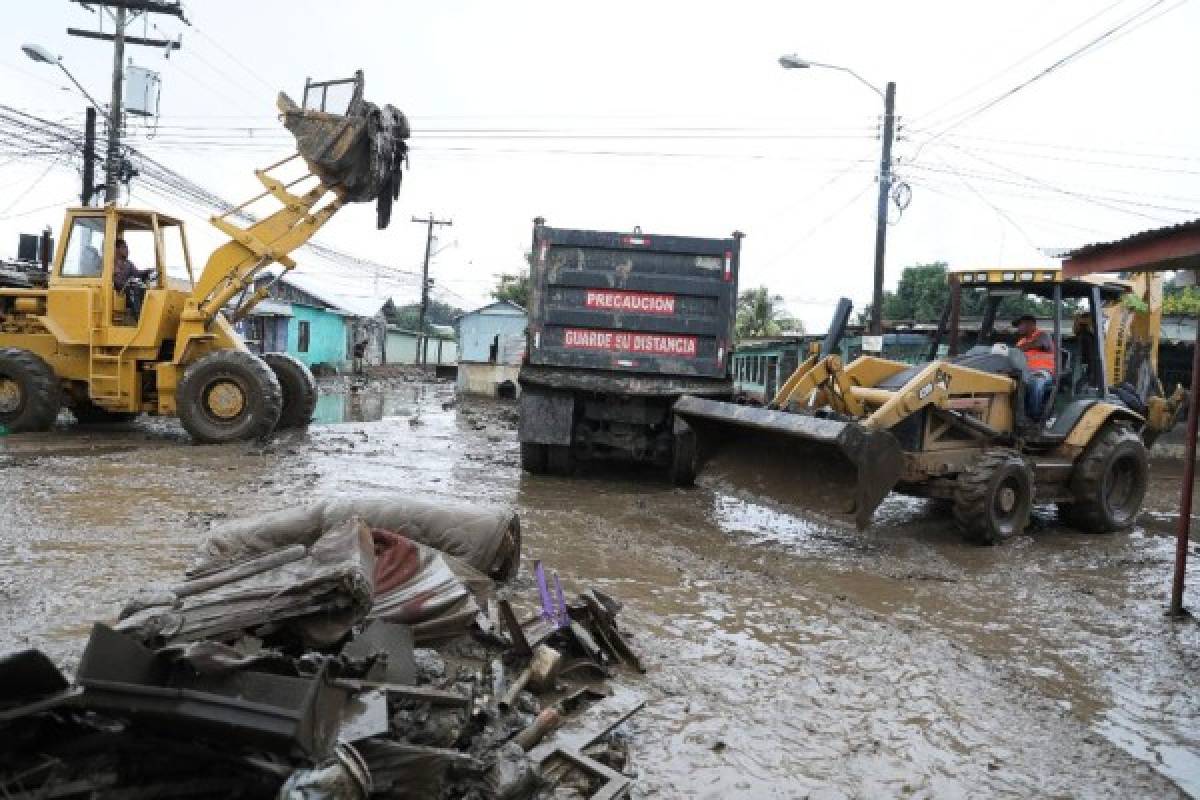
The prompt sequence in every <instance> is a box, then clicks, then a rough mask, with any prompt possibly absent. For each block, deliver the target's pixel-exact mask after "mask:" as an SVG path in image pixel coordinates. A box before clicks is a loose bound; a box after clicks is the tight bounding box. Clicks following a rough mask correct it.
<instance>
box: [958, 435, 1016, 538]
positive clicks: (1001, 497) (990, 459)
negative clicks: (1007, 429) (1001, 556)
mask: <svg viewBox="0 0 1200 800" xmlns="http://www.w3.org/2000/svg"><path fill="white" fill-rule="evenodd" d="M1032 508H1033V472H1032V470H1030V469H1029V465H1028V464H1026V463H1025V459H1023V458H1021V455H1020V454H1019V453H1017V452H1016V451H1015V450H1007V449H999V448H998V449H994V450H988V451H986V452H984V454H983V455H981V456H980V457H979V459H978V460H976V461H975V463H974V464H972V465H971V466H970V467H969V468H968V469H967V470H966V471H965V472H963V473H961V474H960V475H959V476H958V481H957V485H956V486H955V488H954V518H955V520H957V522H958V525H959V527H960V528H962V531H963V534H964V536H966V538H967V539H968V540H969V541H973V542H977V543H979V544H998V543H1000V542H1002V541H1004V540H1005V539H1009V538H1012V537H1013V536H1017V535H1019V534H1021V533H1022V532H1023V531H1024V530H1025V526H1026V525H1027V524H1029V512H1030V510H1031V509H1032Z"/></svg>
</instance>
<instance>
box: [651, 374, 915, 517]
mask: <svg viewBox="0 0 1200 800" xmlns="http://www.w3.org/2000/svg"><path fill="white" fill-rule="evenodd" d="M675 413H676V414H677V415H679V416H681V417H683V418H684V419H685V420H687V421H688V422H689V423H690V424H692V425H693V427H695V428H696V429H697V430H698V431H699V432H700V436H701V445H702V447H704V448H705V449H723V450H727V449H734V450H738V449H740V450H742V451H743V455H744V456H746V457H748V458H749V459H750V460H751V461H753V462H756V463H758V464H759V465H760V466H761V469H762V470H763V471H765V472H774V473H777V474H779V473H780V470H783V473H782V474H783V477H784V478H785V479H786V480H787V481H788V482H789V483H794V482H809V481H812V482H817V481H820V482H825V483H827V482H829V481H830V480H831V479H834V480H836V481H837V482H838V483H842V484H843V487H842V488H844V494H843V495H842V496H843V497H845V499H847V500H849V501H850V502H849V503H841V504H840V505H841V506H842V507H840V508H835V509H833V510H835V511H839V512H846V513H851V514H853V515H854V521H855V524H856V525H857V526H858V527H859V528H860V529H862V528H865V527H866V526H867V525H868V524H869V523H870V521H871V516H872V514H874V513H875V509H876V508H878V507H879V504H880V503H882V502H883V499H884V498H885V497H887V496H888V493H889V492H891V491H892V489H893V488H894V487H895V485H896V483H897V481H899V479H900V473H901V469H902V468H903V465H904V456H903V453H902V451H901V449H900V443H899V442H897V441H896V437H895V436H893V435H892V434H891V433H888V432H887V431H872V430H868V429H867V428H864V427H863V426H862V425H860V424H859V423H857V422H842V421H839V420H834V419H824V418H821V417H814V416H810V415H807V414H795V413H790V412H786V411H771V410H769V409H765V408H759V407H756V406H743V405H737V404H735V403H723V402H720V401H717V400H709V399H706V398H703V397H695V396H692V395H685V396H684V397H681V398H680V399H679V400H678V401H677V402H676V403H675ZM822 450H826V451H831V452H832V453H834V454H836V455H837V456H838V457H840V459H841V460H842V461H843V462H845V463H846V464H848V465H849V467H850V468H851V470H852V473H853V476H852V477H847V478H845V479H843V478H842V476H840V475H836V474H837V472H838V470H837V469H836V468H834V465H832V464H830V463H829V460H828V459H822V458H821V451H822ZM773 462H778V463H773ZM785 462H790V463H787V464H786V465H785ZM789 468H790V469H791V471H790V472H787V470H788V469H789ZM835 475H836V478H835V477H834V476H835ZM845 480H849V481H850V483H851V485H850V486H844V483H845ZM834 502H837V501H836V499H835V500H834ZM846 506H849V507H848V508H847V507H846Z"/></svg>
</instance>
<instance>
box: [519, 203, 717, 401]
mask: <svg viewBox="0 0 1200 800" xmlns="http://www.w3.org/2000/svg"><path fill="white" fill-rule="evenodd" d="M533 262H534V263H533V267H532V270H531V298H530V305H531V308H530V321H529V354H528V363H529V364H531V365H537V366H557V367H570V368H585V369H598V370H613V371H619V372H631V373H644V374H645V373H648V374H657V375H688V376H706V377H720V378H724V377H726V375H727V374H728V362H729V350H730V343H731V341H732V338H733V321H734V313H735V305H736V300H737V273H738V239H737V238H730V239H701V238H694V237H685V236H657V235H653V234H647V235H643V234H640V233H634V234H628V233H613V232H604V231H584V230H570V229H563V228H550V227H547V226H545V225H537V226H536V227H535V228H534V239H533Z"/></svg>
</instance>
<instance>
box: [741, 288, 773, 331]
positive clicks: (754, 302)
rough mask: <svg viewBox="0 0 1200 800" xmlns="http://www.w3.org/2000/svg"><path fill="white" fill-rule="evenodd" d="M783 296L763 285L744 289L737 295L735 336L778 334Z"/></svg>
mask: <svg viewBox="0 0 1200 800" xmlns="http://www.w3.org/2000/svg"><path fill="white" fill-rule="evenodd" d="M782 314H783V298H782V297H781V296H779V295H777V294H771V292H770V290H768V289H767V287H765V286H759V287H758V288H757V289H746V290H745V291H743V292H742V293H741V294H739V295H738V302H737V319H736V323H735V332H736V334H737V338H739V339H747V338H750V337H754V336H778V335H779V333H780V332H781V331H782V330H783V326H782V325H781V317H782Z"/></svg>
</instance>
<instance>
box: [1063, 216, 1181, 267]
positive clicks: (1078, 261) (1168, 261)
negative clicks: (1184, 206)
mask: <svg viewBox="0 0 1200 800" xmlns="http://www.w3.org/2000/svg"><path fill="white" fill-rule="evenodd" d="M1178 269H1200V219H1194V220H1190V221H1188V222H1180V223H1179V224H1177V225H1168V226H1166V227H1163V228H1154V229H1152V230H1148V231H1141V232H1139V233H1135V234H1132V235H1130V236H1126V237H1125V238H1124V239H1116V240H1114V241H1111V242H1096V243H1093V244H1088V245H1084V246H1083V247H1078V248H1076V249H1074V250H1072V251H1071V252H1069V253H1067V255H1066V258H1065V259H1064V260H1063V272H1064V274H1066V275H1067V276H1068V277H1070V276H1078V275H1084V274H1087V273H1091V272H1160V271H1168V270H1178Z"/></svg>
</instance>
